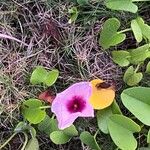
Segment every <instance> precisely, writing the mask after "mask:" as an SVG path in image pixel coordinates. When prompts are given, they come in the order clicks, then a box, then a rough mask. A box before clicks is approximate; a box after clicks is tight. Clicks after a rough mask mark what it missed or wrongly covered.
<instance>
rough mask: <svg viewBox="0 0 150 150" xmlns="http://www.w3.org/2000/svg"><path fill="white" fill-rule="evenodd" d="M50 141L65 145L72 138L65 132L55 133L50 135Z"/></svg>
mask: <svg viewBox="0 0 150 150" xmlns="http://www.w3.org/2000/svg"><path fill="white" fill-rule="evenodd" d="M50 139H51V140H52V141H53V143H55V144H65V143H67V142H68V141H69V140H70V136H69V135H67V134H64V132H63V131H54V132H52V133H51V134H50Z"/></svg>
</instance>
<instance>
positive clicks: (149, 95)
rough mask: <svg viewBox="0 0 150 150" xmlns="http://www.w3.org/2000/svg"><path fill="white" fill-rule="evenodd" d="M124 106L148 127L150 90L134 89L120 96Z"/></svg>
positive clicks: (149, 120) (149, 121)
mask: <svg viewBox="0 0 150 150" xmlns="http://www.w3.org/2000/svg"><path fill="white" fill-rule="evenodd" d="M121 99H122V102H123V104H124V106H125V107H126V108H127V109H128V110H129V111H130V112H131V113H132V114H133V115H134V116H135V117H136V118H137V119H139V120H140V121H141V122H142V123H144V124H145V125H148V126H150V117H149V114H150V88H145V87H134V88H129V89H126V90H124V91H123V92H122V94H121Z"/></svg>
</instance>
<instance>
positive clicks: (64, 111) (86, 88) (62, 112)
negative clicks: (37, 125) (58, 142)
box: [51, 82, 94, 129]
mask: <svg viewBox="0 0 150 150" xmlns="http://www.w3.org/2000/svg"><path fill="white" fill-rule="evenodd" d="M91 92H92V88H91V85H90V83H89V82H80V83H76V84H73V85H72V86H70V87H69V88H68V89H66V90H64V91H63V92H61V93H59V94H57V95H56V98H55V99H54V101H53V103H52V108H51V110H52V112H53V113H55V115H56V117H57V120H58V127H59V128H60V129H64V128H67V127H69V126H71V125H72V123H73V122H74V121H75V119H76V118H78V117H79V116H81V117H93V116H94V110H93V108H92V106H91V104H90V103H89V98H90V96H91ZM74 97H82V98H83V100H84V101H85V103H84V105H85V107H83V110H82V111H79V112H70V111H69V110H68V108H67V107H68V102H72V98H74ZM79 104H80V102H79ZM81 104H82V103H81ZM81 108H82V107H81Z"/></svg>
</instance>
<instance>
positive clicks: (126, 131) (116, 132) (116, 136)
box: [108, 114, 140, 150]
mask: <svg viewBox="0 0 150 150" xmlns="http://www.w3.org/2000/svg"><path fill="white" fill-rule="evenodd" d="M108 129H109V133H110V136H111V138H112V140H113V141H114V143H115V144H116V145H117V146H118V147H119V148H120V149H123V150H135V149H136V147H137V141H136V139H135V138H134V136H133V133H134V132H139V131H140V126H139V125H137V124H136V123H135V122H134V121H132V120H131V119H130V118H127V117H125V116H122V115H117V114H115V115H112V116H111V117H109V119H108Z"/></svg>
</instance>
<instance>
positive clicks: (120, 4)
mask: <svg viewBox="0 0 150 150" xmlns="http://www.w3.org/2000/svg"><path fill="white" fill-rule="evenodd" d="M106 7H108V8H110V9H113V10H124V11H129V12H132V13H136V12H137V10H138V7H137V6H136V5H135V4H134V3H132V0H106Z"/></svg>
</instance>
